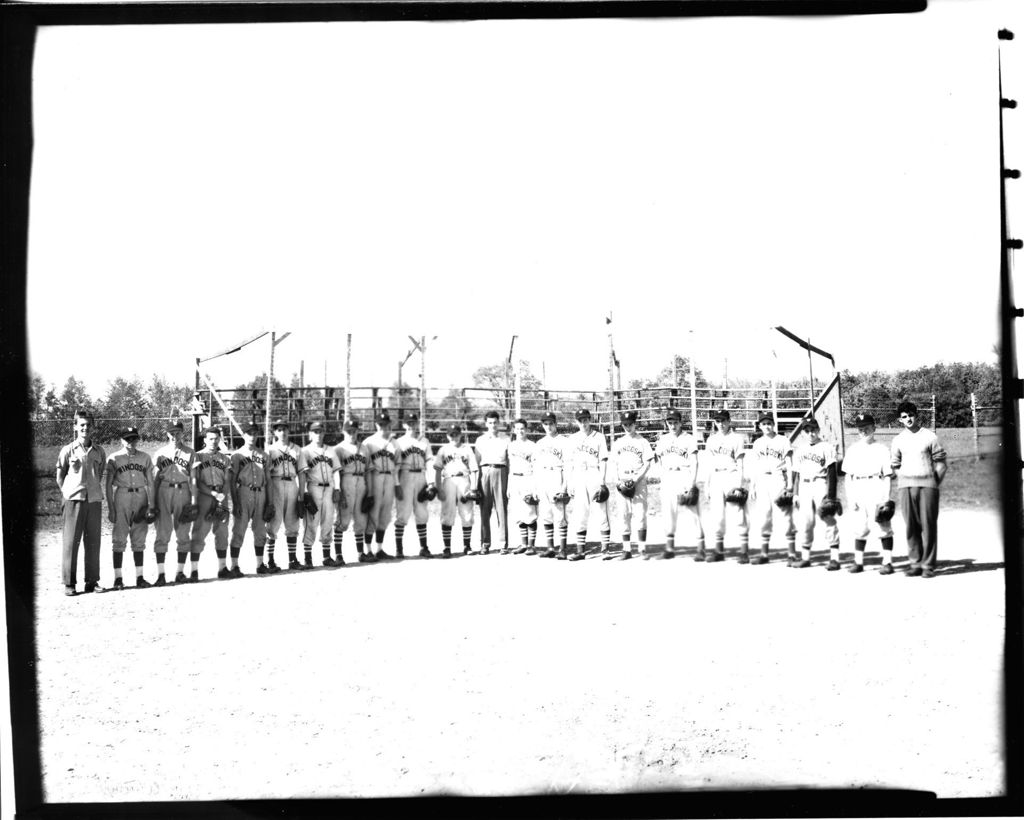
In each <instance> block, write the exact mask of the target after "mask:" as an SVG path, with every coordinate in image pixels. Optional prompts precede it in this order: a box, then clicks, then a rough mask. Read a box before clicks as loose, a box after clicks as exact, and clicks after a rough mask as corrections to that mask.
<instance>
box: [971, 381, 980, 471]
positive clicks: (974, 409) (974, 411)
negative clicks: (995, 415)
mask: <svg viewBox="0 0 1024 820" xmlns="http://www.w3.org/2000/svg"><path fill="white" fill-rule="evenodd" d="M971 426H972V427H973V428H974V460H975V461H979V460H980V459H981V447H980V443H979V441H978V402H977V399H976V398H975V396H974V394H973V393H971Z"/></svg>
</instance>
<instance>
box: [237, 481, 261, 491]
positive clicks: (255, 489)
mask: <svg viewBox="0 0 1024 820" xmlns="http://www.w3.org/2000/svg"><path fill="white" fill-rule="evenodd" d="M235 486H236V487H247V488H249V489H250V490H252V491H254V492H263V485H262V484H259V485H256V484H242V483H238V484H236V485H235Z"/></svg>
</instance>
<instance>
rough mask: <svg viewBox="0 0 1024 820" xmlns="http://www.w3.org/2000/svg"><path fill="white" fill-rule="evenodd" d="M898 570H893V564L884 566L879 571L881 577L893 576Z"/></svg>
mask: <svg viewBox="0 0 1024 820" xmlns="http://www.w3.org/2000/svg"><path fill="white" fill-rule="evenodd" d="M894 572H896V570H894V569H893V568H892V564H882V568H881V569H880V570H878V574H879V575H892V574H893V573H894Z"/></svg>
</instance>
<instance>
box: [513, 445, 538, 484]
mask: <svg viewBox="0 0 1024 820" xmlns="http://www.w3.org/2000/svg"><path fill="white" fill-rule="evenodd" d="M536 450H537V445H536V444H534V443H533V442H532V441H530V440H529V439H523V440H522V441H517V440H513V441H511V442H510V443H509V445H508V463H509V472H511V473H512V475H521V476H529V475H533V459H534V455H535V453H536Z"/></svg>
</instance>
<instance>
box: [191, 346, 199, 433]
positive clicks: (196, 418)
mask: <svg viewBox="0 0 1024 820" xmlns="http://www.w3.org/2000/svg"><path fill="white" fill-rule="evenodd" d="M199 361H200V360H199V357H198V356H196V395H197V396H198V395H199ZM192 447H193V448H194V449H196V450H198V449H199V416H197V415H196V414H195V413H193V414H192Z"/></svg>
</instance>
